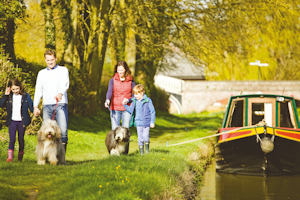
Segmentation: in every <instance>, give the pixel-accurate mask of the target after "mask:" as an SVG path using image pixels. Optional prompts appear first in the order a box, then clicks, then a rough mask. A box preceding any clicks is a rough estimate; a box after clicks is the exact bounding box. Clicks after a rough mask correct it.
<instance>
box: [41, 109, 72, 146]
mask: <svg viewBox="0 0 300 200" xmlns="http://www.w3.org/2000/svg"><path fill="white" fill-rule="evenodd" d="M55 108H56V109H55ZM54 110H55V114H54ZM53 115H55V116H54V120H56V121H57V124H58V126H59V128H60V130H61V141H62V142H63V143H68V104H58V105H57V107H56V105H55V104H53V105H44V106H43V119H44V120H46V119H52V117H53Z"/></svg>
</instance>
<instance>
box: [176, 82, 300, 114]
mask: <svg viewBox="0 0 300 200" xmlns="http://www.w3.org/2000/svg"><path fill="white" fill-rule="evenodd" d="M254 93H255V94H258V93H267V94H280V95H287V96H294V97H295V98H296V99H298V100H300V81H188V80H185V81H183V85H182V94H181V95H182V99H181V100H182V102H181V112H182V113H191V112H201V111H204V110H207V109H209V108H213V107H215V108H217V107H218V106H219V107H224V106H225V105H226V104H227V102H228V99H229V97H230V96H232V95H239V94H254Z"/></svg>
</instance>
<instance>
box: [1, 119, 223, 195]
mask: <svg viewBox="0 0 300 200" xmlns="http://www.w3.org/2000/svg"><path fill="white" fill-rule="evenodd" d="M221 119H222V113H200V114H190V115H170V114H165V113H159V114H158V116H157V122H156V128H154V129H152V130H151V131H150V142H151V143H150V154H147V155H144V156H140V155H139V154H138V152H137V149H138V147H137V142H136V141H137V136H136V131H135V130H134V129H132V130H131V131H132V137H131V143H130V151H129V155H128V156H120V157H112V156H108V153H107V150H106V147H105V145H104V138H105V135H106V133H107V131H108V130H109V127H110V122H109V116H108V115H107V113H102V114H101V115H98V116H95V117H94V118H80V117H71V118H70V127H69V141H70V142H69V145H68V150H67V155H66V158H67V165H64V166H49V165H45V166H38V165H37V164H36V161H35V154H34V151H35V145H36V136H34V135H26V136H25V155H24V161H23V162H17V161H14V162H12V163H6V162H5V159H6V152H7V147H8V139H7V138H8V134H7V129H2V130H1V132H0V145H1V146H0V191H1V192H0V199H18V200H22V199H122V200H124V199H191V198H193V197H194V196H196V195H197V189H196V188H195V187H194V186H195V183H197V182H199V181H201V174H202V173H203V172H204V168H205V166H206V164H207V160H208V159H207V158H209V157H210V156H209V154H210V152H211V151H209V150H208V149H209V148H210V147H209V145H206V144H207V142H206V143H205V142H204V143H203V141H199V142H195V143H189V144H185V145H181V146H173V147H166V144H167V143H168V144H174V143H178V142H182V141H186V140H190V139H195V138H199V137H202V136H207V135H209V134H212V133H215V131H216V129H217V128H218V127H219V126H220V124H221ZM1 138H2V139H1ZM16 149H18V147H17V144H16ZM205 152H206V153H205ZM16 154H17V153H16V152H15V155H16Z"/></svg>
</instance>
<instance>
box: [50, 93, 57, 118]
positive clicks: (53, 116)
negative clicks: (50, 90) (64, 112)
mask: <svg viewBox="0 0 300 200" xmlns="http://www.w3.org/2000/svg"><path fill="white" fill-rule="evenodd" d="M57 106H58V99H57V98H56V105H55V107H54V111H53V114H52V118H51V119H52V120H54V118H55V113H56V109H57Z"/></svg>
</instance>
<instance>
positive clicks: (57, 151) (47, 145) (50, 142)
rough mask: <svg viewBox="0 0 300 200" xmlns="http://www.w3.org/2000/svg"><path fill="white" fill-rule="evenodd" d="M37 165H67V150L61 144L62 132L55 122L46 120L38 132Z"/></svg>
mask: <svg viewBox="0 0 300 200" xmlns="http://www.w3.org/2000/svg"><path fill="white" fill-rule="evenodd" d="M36 156H37V164H38V165H44V164H45V163H46V162H47V161H48V162H49V163H50V164H51V165H57V164H65V149H64V147H63V144H62V143H61V131H60V128H59V126H58V124H57V122H56V121H55V120H50V119H49V120H46V121H44V122H43V124H42V126H41V128H40V130H39V131H38V141H37V146H36Z"/></svg>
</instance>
